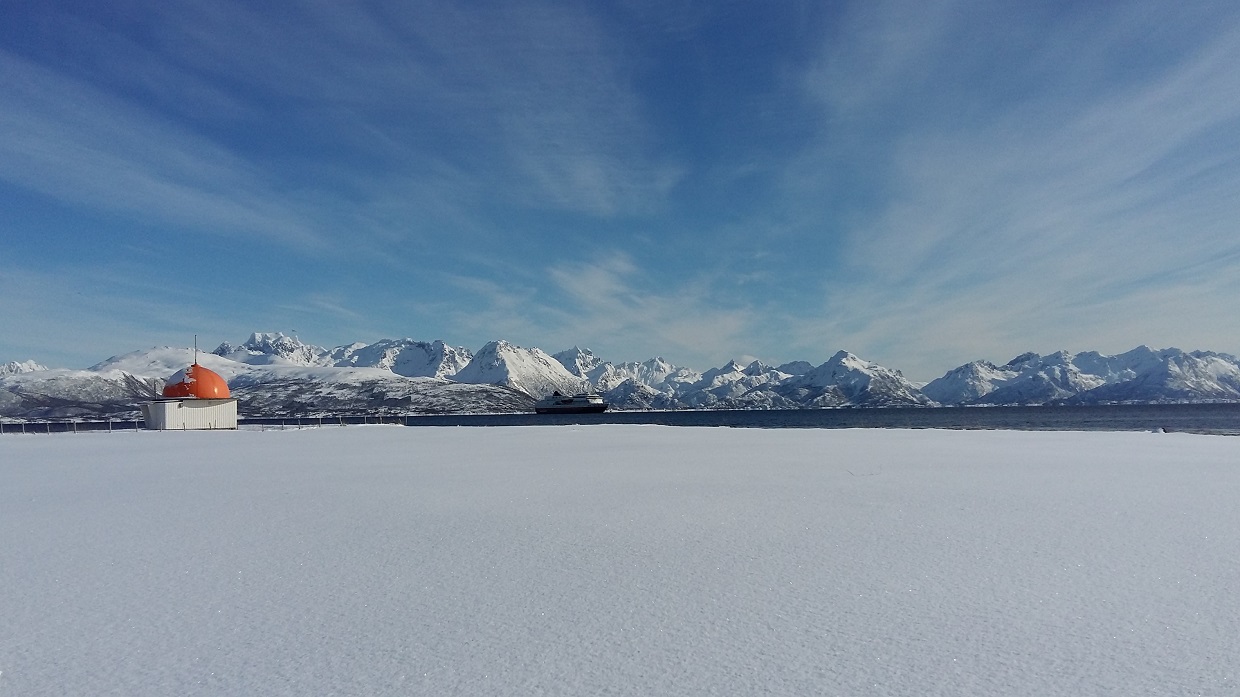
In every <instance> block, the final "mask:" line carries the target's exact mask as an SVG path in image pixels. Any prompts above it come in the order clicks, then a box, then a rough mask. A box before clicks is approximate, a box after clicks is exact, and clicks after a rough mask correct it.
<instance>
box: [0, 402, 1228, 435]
mask: <svg viewBox="0 0 1240 697" xmlns="http://www.w3.org/2000/svg"><path fill="white" fill-rule="evenodd" d="M363 423H370V424H376V423H386V424H404V425H407V426H540V425H569V424H662V425H665V426H728V427H733V428H949V429H1006V430H1019V431H1154V430H1163V431H1168V432H1174V431H1183V432H1189V433H1214V434H1224V435H1240V403H1234V404H1154V405H1138V404H1115V405H1102V406H1088V407H937V408H912V407H908V408H890V409H788V410H771V411H754V410H734V411H615V412H607V413H604V414H468V415H441V416H382V417H380V416H369V417H364V416H343V417H323V418H318V417H313V418H310V417H307V418H295V417H289V418H254V419H247V418H243V419H241V425H242V426H262V427H272V428H288V427H297V426H318V425H331V424H340V425H351V424H363ZM142 426H143V424H142V422H141V421H76V422H74V421H61V422H38V423H26V424H19V423H7V424H0V434H4V433H73V432H83V431H120V430H134V429H138V428H142Z"/></svg>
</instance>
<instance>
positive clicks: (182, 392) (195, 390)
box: [164, 363, 229, 399]
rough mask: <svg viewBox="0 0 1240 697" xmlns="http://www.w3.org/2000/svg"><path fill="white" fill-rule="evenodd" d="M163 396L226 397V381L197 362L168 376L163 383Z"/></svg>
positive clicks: (227, 394)
mask: <svg viewBox="0 0 1240 697" xmlns="http://www.w3.org/2000/svg"><path fill="white" fill-rule="evenodd" d="M164 396H165V397H196V398H198V399H228V396H229V392H228V383H227V382H225V381H224V378H222V377H220V375H219V373H216V372H215V371H212V370H208V369H206V368H204V367H202V366H200V365H198V364H197V363H195V364H193V365H191V366H190V367H188V368H185V369H184V370H178V371H177V372H176V374H174V375H173V376H172V377H170V378H168V383H167V384H166V385H164Z"/></svg>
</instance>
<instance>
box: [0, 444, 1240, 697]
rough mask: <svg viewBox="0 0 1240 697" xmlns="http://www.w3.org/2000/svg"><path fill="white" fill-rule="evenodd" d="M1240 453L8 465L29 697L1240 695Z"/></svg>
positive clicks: (5, 483)
mask: <svg viewBox="0 0 1240 697" xmlns="http://www.w3.org/2000/svg"><path fill="white" fill-rule="evenodd" d="M1238 501H1240V438H1227V437H1217V436H1215V437H1211V436H1192V435H1184V434H1154V433H1048V432H1011V431H985V432H978V431H974V432H953V431H890V430H871V431H867V430H857V431H845V430H822V431H814V430H792V429H789V430H769V431H767V430H732V429H693V428H668V427H659V426H623V425H611V426H591V427H520V428H403V427H347V428H340V427H337V428H324V429H318V430H304V431H283V432H278V431H277V432H273V431H268V432H247V431H241V432H217V433H193V432H190V433H177V432H164V433H153V432H142V433H113V434H107V433H97V434H89V435H72V434H65V435H51V436H47V435H41V436H4V437H0V697H9V696H14V697H16V696H19V695H20V696H23V697H24V696H27V695H91V696H95V695H126V696H131V695H160V696H164V695H369V694H420V695H535V694H548V695H601V694H608V695H703V694H719V695H762V694H773V695H810V694H813V695H837V694H838V695H1039V696H1044V695H1099V694H1107V695H1121V694H1122V695H1137V694H1148V695H1155V694H1157V695H1168V694H1183V695H1189V694H1193V695H1196V694H1205V695H1236V694H1237V693H1240V675H1238V673H1240V660H1237V658H1236V657H1237V656H1240V562H1238V560H1240V534H1238V531H1240V506H1237V502H1238Z"/></svg>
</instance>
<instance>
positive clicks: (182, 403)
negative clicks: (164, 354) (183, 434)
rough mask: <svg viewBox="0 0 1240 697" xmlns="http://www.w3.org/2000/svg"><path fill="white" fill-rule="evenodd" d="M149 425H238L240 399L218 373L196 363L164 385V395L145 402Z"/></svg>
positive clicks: (155, 427)
mask: <svg viewBox="0 0 1240 697" xmlns="http://www.w3.org/2000/svg"><path fill="white" fill-rule="evenodd" d="M142 416H143V418H145V419H146V427H147V428H148V429H151V430H155V431H169V430H176V431H181V430H206V429H218V428H229V429H235V428H237V400H235V399H233V398H232V397H231V396H230V393H229V391H228V383H227V382H225V381H224V378H222V377H220V376H219V374H218V373H216V372H214V371H211V370H208V369H206V368H204V367H202V366H200V365H198V364H197V363H194V364H193V365H191V366H190V367H188V368H186V369H184V370H181V371H178V372H177V373H176V374H175V375H173V376H172V377H170V378H168V383H167V384H166V385H165V386H164V399H157V400H155V401H153V402H147V403H146V404H143V405H142Z"/></svg>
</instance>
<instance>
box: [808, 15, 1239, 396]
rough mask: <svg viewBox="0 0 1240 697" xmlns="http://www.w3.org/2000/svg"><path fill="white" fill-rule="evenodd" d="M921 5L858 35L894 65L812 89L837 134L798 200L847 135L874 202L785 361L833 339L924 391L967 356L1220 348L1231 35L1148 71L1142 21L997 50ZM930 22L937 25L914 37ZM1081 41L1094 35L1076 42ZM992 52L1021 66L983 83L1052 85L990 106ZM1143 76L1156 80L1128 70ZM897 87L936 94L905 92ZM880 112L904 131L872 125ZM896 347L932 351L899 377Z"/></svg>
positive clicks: (1174, 45) (1218, 33)
mask: <svg viewBox="0 0 1240 697" xmlns="http://www.w3.org/2000/svg"><path fill="white" fill-rule="evenodd" d="M880 5H882V4H881V3H880ZM932 5H933V7H929V8H927V7H922V6H920V5H919V7H920V9H917V10H916V11H914V12H913V13H912V14H910V15H908V16H905V15H904V14H902V13H901V12H898V11H896V10H897V9H901V8H906V7H907V6H906V5H905V4H904V3H892V4H886V5H885V6H886V7H887V8H888V9H887V10H883V9H881V8H880V9H877V10H874V12H873V14H867V15H866V16H865V17H864V20H865V22H864V24H865V28H864V29H863V30H860V31H858V32H857V33H856V35H857V36H858V37H862V38H864V37H869V38H870V40H874V41H876V42H877V44H878V45H888V44H898V45H899V46H898V47H897V48H894V49H892V51H890V52H889V51H884V52H882V55H881V56H879V57H878V58H875V59H874V60H873V61H867V60H857V59H856V56H855V54H854V51H860V49H857V48H856V47H853V46H851V45H848V44H847V42H846V45H845V46H844V47H840V46H838V45H837V46H833V47H831V48H829V49H827V51H826V55H827V58H826V62H825V67H823V66H822V65H820V66H819V67H817V68H816V69H815V71H814V72H813V73H812V74H811V77H810V78H809V80H810V81H809V83H808V85H809V89H810V91H811V93H812V94H814V95H815V96H816V97H817V98H820V99H822V100H823V104H824V109H825V110H826V111H825V113H826V114H828V115H829V116H828V118H827V119H826V121H825V124H826V125H825V126H824V131H823V135H822V137H821V140H820V145H819V146H818V148H817V149H816V150H814V151H813V152H812V153H810V154H808V155H807V156H806V157H805V158H804V159H803V160H802V161H801V162H800V163H799V164H798V165H797V167H796V168H795V169H794V170H793V171H794V174H793V176H794V177H796V178H797V179H798V180H799V181H801V182H803V181H805V180H806V179H811V180H812V179H813V178H814V173H815V172H816V168H819V167H821V166H822V164H823V163H826V162H832V161H838V160H839V159H840V158H841V157H842V155H841V154H840V153H841V152H842V151H843V150H842V148H851V147H852V146H843V145H840V144H839V142H838V140H839V138H840V135H841V134H851V135H853V136H855V137H856V138H858V139H860V141H861V142H862V143H863V146H864V147H866V148H869V149H870V154H871V157H872V160H871V163H870V167H869V168H867V169H865V170H864V174H865V175H866V176H868V177H870V178H871V181H873V182H877V183H878V187H877V188H874V189H869V190H867V191H865V193H864V196H866V197H868V198H869V199H870V201H869V202H868V203H867V204H865V205H864V206H858V208H857V213H856V216H855V218H854V220H853V221H852V223H851V224H850V225H848V226H847V228H846V229H845V235H844V237H843V238H842V240H841V241H840V242H842V246H841V247H840V248H839V250H840V252H841V255H840V256H839V257H838V259H837V260H836V266H835V268H834V269H833V273H832V274H831V275H830V276H829V277H828V278H827V279H826V280H825V281H824V283H823V286H822V287H823V292H824V302H823V304H822V305H821V307H820V310H819V312H820V314H819V316H818V318H817V320H816V321H814V322H812V323H810V324H809V325H806V326H804V327H801V328H798V329H797V330H796V332H795V334H796V339H795V341H796V342H797V343H800V344H811V343H815V344H816V343H819V342H822V341H827V340H830V341H835V342H836V343H839V344H844V345H848V346H850V347H852V348H853V350H855V351H860V352H868V353H869V354H871V355H874V357H875V358H876V359H879V360H888V361H890V362H892V363H894V364H896V365H900V366H902V367H906V369H909V370H911V371H912V372H914V373H916V374H918V375H919V376H922V377H933V376H934V372H931V371H936V372H941V371H942V366H943V365H944V360H945V356H947V355H949V354H950V355H957V356H960V354H962V353H965V352H968V351H972V352H973V353H974V357H988V358H1000V357H1004V356H1007V355H1008V354H1009V353H1010V354H1012V355H1014V354H1015V353H1016V352H1018V351H1022V350H1027V349H1029V348H1035V349H1041V350H1054V349H1056V348H1070V349H1074V350H1083V349H1086V348H1100V349H1103V350H1107V349H1110V350H1122V349H1124V348H1130V347H1131V345H1136V344H1137V343H1155V344H1158V343H1170V342H1187V341H1191V342H1194V343H1197V344H1200V345H1203V346H1214V347H1220V346H1222V347H1227V346H1231V345H1234V343H1235V340H1234V336H1231V335H1230V333H1229V332H1228V331H1226V330H1221V329H1219V328H1218V325H1217V324H1215V323H1214V322H1213V321H1212V318H1217V316H1218V314H1219V312H1218V308H1219V306H1220V304H1221V305H1222V306H1225V307H1231V308H1233V309H1234V308H1236V307H1237V306H1236V304H1235V300H1234V299H1233V298H1234V296H1228V295H1226V294H1222V293H1218V294H1213V295H1212V294H1211V293H1210V292H1207V291H1208V290H1209V289H1213V290H1214V291H1216V292H1217V291H1219V290H1221V288H1222V287H1224V286H1227V285H1228V282H1227V281H1226V279H1229V278H1235V277H1237V276H1240V238H1237V237H1236V236H1235V234H1234V229H1233V226H1232V225H1231V223H1230V222H1229V221H1231V220H1235V219H1236V217H1237V216H1238V215H1240V201H1238V200H1237V199H1236V198H1235V197H1234V196H1231V195H1228V194H1227V192H1228V191H1236V190H1240V158H1237V157H1236V156H1235V155H1234V153H1235V152H1236V146H1238V145H1240V74H1238V73H1236V71H1234V70H1231V69H1230V66H1233V65H1235V64H1237V61H1240V21H1237V20H1240V18H1237V17H1235V16H1231V17H1230V18H1229V19H1230V21H1228V22H1222V23H1216V24H1214V25H1213V26H1208V27H1207V26H1201V25H1194V26H1193V27H1192V28H1193V30H1194V32H1195V33H1194V35H1193V36H1192V37H1191V38H1190V37H1188V36H1179V35H1175V34H1173V35H1170V36H1166V35H1164V36H1162V37H1160V38H1161V40H1162V44H1161V45H1159V46H1157V47H1156V51H1155V47H1150V46H1144V45H1142V43H1141V41H1140V40H1139V37H1141V36H1148V35H1149V34H1150V32H1152V31H1156V29H1155V27H1156V26H1157V24H1158V23H1159V22H1160V21H1162V19H1163V18H1161V17H1159V14H1160V12H1159V11H1157V8H1156V6H1154V5H1150V4H1136V5H1132V6H1125V7H1122V8H1121V7H1115V8H1110V9H1109V10H1108V11H1107V12H1106V13H1105V16H1103V17H1098V16H1093V15H1092V14H1091V13H1089V12H1086V13H1076V14H1075V16H1074V17H1069V18H1064V17H1057V18H1054V19H1053V20H1052V19H1046V20H1045V21H1044V22H1043V23H1042V24H1040V25H1037V26H1032V27H1031V26H1016V27H1009V26H1006V25H1002V24H1000V25H997V26H993V27H990V32H989V34H979V33H977V32H976V31H973V30H969V29H968V28H967V27H966V26H965V25H967V24H968V23H970V22H975V21H976V16H977V15H976V13H975V12H973V10H978V9H979V8H977V7H975V6H972V5H967V6H962V5H961V4H959V3H933V4H932ZM922 13H926V14H929V15H932V17H931V20H932V21H925V22H916V23H912V24H910V22H909V19H910V18H915V17H918V16H920V15H921V14H922ZM983 14H985V13H984V11H983ZM1081 24H1107V25H1108V26H1106V28H1105V29H1097V31H1096V32H1094V33H1092V34H1091V33H1089V32H1085V34H1084V35H1082V28H1081ZM1009 30H1010V31H1011V32H1016V33H1018V34H1020V35H1021V36H1026V35H1028V34H1029V33H1030V32H1033V31H1035V30H1038V31H1041V32H1042V36H1041V38H1040V42H1041V43H1040V44H1036V45H1031V46H1030V47H1029V52H1028V54H1020V55H1016V56H1011V55H1008V54H1009V51H1008V50H1007V49H1005V48H1003V47H1002V46H1001V45H1000V44H1002V43H1003V42H1005V41H1009V40H1010V39H1011V36H1010V35H1009ZM910 32H911V38H910ZM842 33H845V34H848V33H849V32H848V31H844V32H842ZM956 36H969V37H971V38H972V39H973V40H974V41H975V43H974V44H971V45H969V46H967V47H963V48H961V49H960V50H961V51H962V52H963V53H964V54H965V55H964V56H963V57H959V58H958V59H957V58H955V57H950V54H947V53H945V51H947V50H948V48H947V47H951V48H955V47H956V46H957V45H958V44H957V43H955V42H953V41H952V38H953V37H956ZM1090 38H1092V39H1093V41H1094V42H1103V43H1106V44H1107V46H1106V48H1107V49H1109V50H1101V49H1099V47H1098V46H1097V45H1096V43H1090V42H1089V39H1090ZM905 39H909V40H908V41H905ZM867 50H869V49H867ZM986 52H991V53H992V54H993V55H994V56H996V57H1004V59H1005V60H1006V61H1013V62H1011V63H1004V62H1000V63H998V64H997V65H996V66H994V68H993V70H1006V71H1010V72H1011V73H1013V74H1025V75H1027V74H1028V73H1030V72H1031V71H1032V72H1041V73H1043V74H1044V75H1049V76H1050V77H1046V78H1045V79H1044V80H1043V81H1042V82H1041V83H1036V82H1033V83H1029V82H1025V83H1022V84H1024V85H1025V87H1026V89H1028V90H1029V92H1028V93H1027V94H1025V95H1019V94H1002V95H1000V94H997V92H996V88H994V87H993V86H988V85H987V84H986V80H988V79H990V78H991V77H993V76H988V75H987V74H986V73H982V74H976V73H974V72H973V71H974V70H975V69H976V68H975V67H974V65H975V64H974V62H973V61H972V58H971V57H970V56H971V55H972V54H975V53H986ZM1145 52H1157V53H1158V55H1159V59H1158V60H1157V61H1152V59H1150V58H1149V57H1148V55H1144V54H1145ZM861 53H862V54H864V53H865V51H861ZM1143 56H1144V58H1143V59H1144V60H1148V61H1152V62H1153V65H1143V66H1141V67H1140V68H1139V69H1137V68H1132V67H1131V66H1127V67H1126V66H1125V65H1124V64H1125V62H1126V61H1131V60H1135V59H1141V58H1142V57H1143ZM849 57H852V58H853V60H849ZM962 64H964V67H962ZM858 66H860V67H863V68H868V69H866V70H860V71H855V69H856V68H857V67H858ZM845 68H848V70H845ZM909 71H920V72H924V73H926V74H931V75H937V76H938V79H937V80H935V81H934V82H932V83H929V84H927V85H924V86H919V85H917V84H914V85H913V86H912V87H908V74H909ZM1117 71H1118V74H1117ZM966 78H969V79H966ZM1091 79H1093V80H1095V81H1096V82H1095V84H1092V85H1090V84H1088V83H1089V80H1091ZM955 80H959V81H960V83H959V84H955V83H954V82H953V81H955ZM953 85H954V86H953ZM899 87H904V88H905V89H906V90H907V91H908V94H910V95H912V96H913V97H915V99H916V100H918V103H919V104H920V105H921V106H922V107H923V109H922V110H921V111H920V112H919V111H918V110H917V104H913V103H909V102H908V101H907V100H904V101H902V99H903V98H902V97H901V96H900V95H899V94H897V93H896V92H895V91H894V90H895V89H896V88H899ZM1085 87H1091V88H1092V89H1085ZM927 89H931V90H941V91H942V93H941V94H937V95H932V96H927V95H926V90H927ZM892 109H894V110H895V111H897V112H898V113H899V114H900V116H898V117H888V116H887V115H885V114H884V113H883V112H884V111H885V110H892ZM910 114H917V116H918V118H916V119H910V118H909V115H910ZM866 120H870V121H871V122H872V123H874V124H878V125H876V126H874V127H873V128H870V127H869V126H868V125H866V124H864V123H858V122H859V121H866ZM855 152H856V149H855V148H854V149H851V150H849V153H850V155H849V156H850V157H851V156H852V154H855ZM821 180H822V181H828V182H832V183H833V184H835V183H838V182H839V179H838V178H837V177H832V176H831V175H830V174H829V173H824V176H823V177H822V178H821ZM799 186H804V185H803V184H799ZM1190 269H1198V270H1199V272H1200V273H1201V274H1203V276H1198V275H1194V274H1193V273H1191V272H1189V270H1190ZM1100 304H1101V306H1100ZM909 346H933V347H937V348H936V349H935V350H934V351H933V352H931V354H925V355H924V356H923V358H922V359H920V360H919V359H918V358H917V357H915V356H910V358H912V360H909V359H908V358H905V359H901V356H904V355H906V354H908V352H909V349H908V347H909ZM978 354H980V355H978ZM1008 357H1010V356H1008ZM957 360H959V358H958V359H957ZM948 365H950V364H948ZM932 366H936V367H932Z"/></svg>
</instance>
